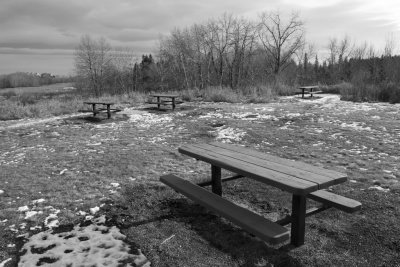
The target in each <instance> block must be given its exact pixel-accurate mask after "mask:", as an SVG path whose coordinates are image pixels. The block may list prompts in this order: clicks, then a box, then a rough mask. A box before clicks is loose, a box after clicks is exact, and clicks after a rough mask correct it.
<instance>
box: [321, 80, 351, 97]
mask: <svg viewBox="0 0 400 267" xmlns="http://www.w3.org/2000/svg"><path fill="white" fill-rule="evenodd" d="M320 89H321V91H322V92H323V93H326V94H341V93H342V91H343V92H347V91H349V90H352V89H353V85H352V84H351V83H348V82H342V83H338V84H333V85H322V86H320Z"/></svg>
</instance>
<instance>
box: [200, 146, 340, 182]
mask: <svg viewBox="0 0 400 267" xmlns="http://www.w3.org/2000/svg"><path fill="white" fill-rule="evenodd" d="M192 146H194V147H197V148H199V149H205V150H209V151H213V152H215V153H218V154H221V155H225V156H228V157H232V158H235V159H238V160H242V161H245V162H248V163H251V164H255V165H257V166H261V167H264V168H267V169H271V170H274V171H278V172H281V173H284V174H287V175H291V176H295V177H298V178H300V179H304V180H307V181H310V182H314V183H317V184H318V186H319V187H321V188H325V187H328V186H330V185H333V184H334V181H333V180H332V178H330V177H327V176H326V175H321V174H316V173H312V172H309V171H305V170H302V169H298V168H295V167H292V166H287V165H284V164H282V163H276V162H274V161H269V160H266V159H263V158H260V157H258V156H256V155H248V154H243V153H241V152H237V151H232V150H230V149H228V148H224V147H216V146H213V145H209V144H198V145H192Z"/></svg>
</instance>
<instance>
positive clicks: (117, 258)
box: [3, 217, 150, 267]
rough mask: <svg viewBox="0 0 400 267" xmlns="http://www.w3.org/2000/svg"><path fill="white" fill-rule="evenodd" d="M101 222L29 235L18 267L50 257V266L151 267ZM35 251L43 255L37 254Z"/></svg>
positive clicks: (101, 220) (120, 235) (103, 220)
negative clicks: (56, 231)
mask: <svg viewBox="0 0 400 267" xmlns="http://www.w3.org/2000/svg"><path fill="white" fill-rule="evenodd" d="M104 222H105V218H104V217H100V218H98V219H96V220H94V221H93V223H92V224H90V225H88V226H84V227H83V226H79V225H76V226H75V227H74V228H73V229H72V230H71V231H68V232H61V233H53V230H51V229H50V230H47V231H44V232H40V233H38V234H36V235H33V236H31V237H30V238H29V239H28V241H27V242H26V243H25V244H24V246H23V247H22V251H26V252H25V253H24V255H22V256H21V258H20V262H19V265H18V266H20V267H28V266H39V264H40V263H41V264H43V262H44V259H49V258H50V259H52V260H54V262H52V265H51V266H81V265H82V266H83V265H85V266H110V267H114V266H122V265H123V266H141V267H150V262H149V261H148V260H147V258H146V257H145V256H144V255H143V254H142V252H141V251H140V250H138V255H134V254H129V251H130V246H129V245H128V244H126V243H125V242H124V241H123V240H124V239H125V235H123V234H121V233H120V231H119V229H118V228H117V227H115V226H112V227H107V226H105V225H104ZM38 250H41V251H44V252H43V253H37V252H36V251H38ZM3 263H4V262H3ZM46 266H48V265H46Z"/></svg>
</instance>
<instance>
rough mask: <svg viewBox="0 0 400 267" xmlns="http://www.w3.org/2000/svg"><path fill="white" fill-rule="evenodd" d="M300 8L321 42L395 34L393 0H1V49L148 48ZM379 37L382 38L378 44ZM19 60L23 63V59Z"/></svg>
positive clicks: (399, 8) (399, 9)
mask: <svg viewBox="0 0 400 267" xmlns="http://www.w3.org/2000/svg"><path fill="white" fill-rule="evenodd" d="M271 10H280V11H282V12H283V13H285V12H286V13H290V11H292V10H294V11H300V15H301V17H303V18H304V20H305V21H306V29H307V38H308V39H309V40H310V41H312V42H314V43H316V44H317V46H319V47H323V46H324V45H326V43H327V42H328V39H329V37H333V36H337V37H340V36H344V35H346V34H348V35H349V36H350V37H351V38H353V39H356V40H360V42H361V41H364V40H366V41H368V42H374V43H376V44H377V45H378V46H382V42H384V39H385V38H384V35H385V34H386V33H387V32H390V31H394V32H395V31H399V27H400V17H399V16H398V14H400V5H399V4H398V0H385V3H384V4H383V3H382V1H380V2H377V1H373V0H351V1H345V0H326V1H318V0H302V1H296V0H268V1H266V0H252V1H243V0H230V1H221V0H202V1H195V0H168V1H166V0H146V1H143V0H114V1H110V0H85V1H82V0H69V1H61V0H35V1H32V0H18V1H16V0H1V2H0V32H1V38H0V54H8V55H11V52H12V51H14V53H15V54H22V55H26V54H32V55H33V54H36V55H38V54H39V50H42V51H43V52H42V54H45V55H48V54H51V53H54V54H55V53H58V52H60V54H59V56H60V58H61V55H63V53H65V51H70V52H71V53H72V52H73V50H74V48H75V47H76V45H77V44H78V43H79V40H80V37H81V36H82V35H84V34H89V35H91V36H92V37H93V38H98V37H101V36H102V37H105V38H106V39H107V40H108V41H109V42H110V44H111V45H112V46H117V47H130V48H131V49H133V50H135V51H137V52H138V53H149V52H153V50H154V49H155V48H156V46H157V41H158V39H159V36H161V35H166V34H168V33H169V32H170V31H171V30H173V29H174V28H176V27H177V28H185V27H189V26H191V25H193V24H194V23H205V22H206V21H207V20H209V19H211V18H218V17H220V16H221V15H222V14H223V13H224V12H227V13H232V14H234V15H238V16H245V17H247V18H252V19H257V15H258V14H260V13H261V12H263V11H271ZM382 40H383V41H382ZM21 65H23V63H21Z"/></svg>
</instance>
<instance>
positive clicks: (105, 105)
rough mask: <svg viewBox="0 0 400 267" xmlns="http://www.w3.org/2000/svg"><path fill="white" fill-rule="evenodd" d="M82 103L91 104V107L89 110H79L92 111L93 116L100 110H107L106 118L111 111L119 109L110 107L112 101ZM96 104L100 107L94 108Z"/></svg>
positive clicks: (109, 116)
mask: <svg viewBox="0 0 400 267" xmlns="http://www.w3.org/2000/svg"><path fill="white" fill-rule="evenodd" d="M83 103H84V104H87V105H91V106H92V109H91V110H80V112H92V113H93V117H95V116H96V114H98V113H100V112H107V118H108V119H110V118H111V112H118V111H121V110H120V109H117V108H111V106H112V105H114V103H110V102H83ZM96 105H102V107H101V108H96Z"/></svg>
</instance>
